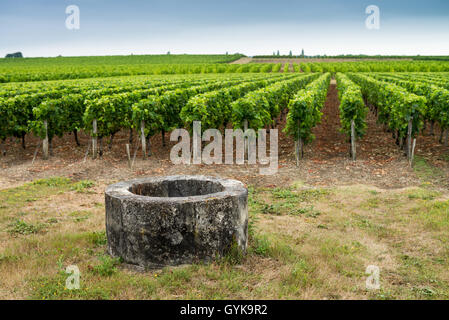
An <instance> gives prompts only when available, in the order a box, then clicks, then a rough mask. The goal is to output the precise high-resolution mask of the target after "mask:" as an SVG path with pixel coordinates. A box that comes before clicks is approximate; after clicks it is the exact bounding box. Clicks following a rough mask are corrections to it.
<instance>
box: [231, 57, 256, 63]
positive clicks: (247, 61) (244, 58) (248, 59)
mask: <svg viewBox="0 0 449 320" xmlns="http://www.w3.org/2000/svg"><path fill="white" fill-rule="evenodd" d="M252 60H253V58H249V57H242V58H240V59H238V60H235V61H232V62H231V63H230V64H247V63H250V62H251V61H252Z"/></svg>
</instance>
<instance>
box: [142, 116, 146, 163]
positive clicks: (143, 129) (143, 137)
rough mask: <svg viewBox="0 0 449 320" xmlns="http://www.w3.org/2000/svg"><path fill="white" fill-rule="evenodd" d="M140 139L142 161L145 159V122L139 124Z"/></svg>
mask: <svg viewBox="0 0 449 320" xmlns="http://www.w3.org/2000/svg"><path fill="white" fill-rule="evenodd" d="M140 139H141V141H142V153H143V160H146V159H147V142H146V139H145V121H144V120H142V121H141V122H140Z"/></svg>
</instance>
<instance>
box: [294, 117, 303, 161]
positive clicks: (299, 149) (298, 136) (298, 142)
mask: <svg viewBox="0 0 449 320" xmlns="http://www.w3.org/2000/svg"><path fill="white" fill-rule="evenodd" d="M300 125H301V122H300V121H299V119H298V129H297V132H296V139H295V150H296V166H297V167H299V159H300V158H301V157H302V138H301V133H300Z"/></svg>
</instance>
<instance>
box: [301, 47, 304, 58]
mask: <svg viewBox="0 0 449 320" xmlns="http://www.w3.org/2000/svg"><path fill="white" fill-rule="evenodd" d="M301 58H304V49H302V51H301Z"/></svg>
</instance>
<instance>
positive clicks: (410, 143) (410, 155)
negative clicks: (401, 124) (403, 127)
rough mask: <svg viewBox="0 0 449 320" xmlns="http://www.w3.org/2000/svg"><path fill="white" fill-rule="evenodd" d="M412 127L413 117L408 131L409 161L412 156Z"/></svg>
mask: <svg viewBox="0 0 449 320" xmlns="http://www.w3.org/2000/svg"><path fill="white" fill-rule="evenodd" d="M412 128H413V117H411V118H410V120H409V122H408V132H407V158H408V160H409V161H411V157H412Z"/></svg>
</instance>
